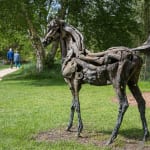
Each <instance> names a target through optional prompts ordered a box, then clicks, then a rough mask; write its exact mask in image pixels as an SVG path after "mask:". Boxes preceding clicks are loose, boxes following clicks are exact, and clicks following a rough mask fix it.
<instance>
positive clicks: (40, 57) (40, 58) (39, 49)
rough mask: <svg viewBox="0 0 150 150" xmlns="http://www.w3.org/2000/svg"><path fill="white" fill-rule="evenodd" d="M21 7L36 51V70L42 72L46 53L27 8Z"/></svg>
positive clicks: (23, 5)
mask: <svg viewBox="0 0 150 150" xmlns="http://www.w3.org/2000/svg"><path fill="white" fill-rule="evenodd" d="M21 6H22V11H23V13H24V15H25V19H26V22H27V26H28V29H29V36H30V39H31V42H32V46H33V48H34V49H35V53H36V69H37V71H38V72H41V71H43V68H44V59H45V51H44V48H43V46H42V43H41V40H40V37H39V36H38V33H37V31H36V29H35V28H34V25H33V22H32V19H31V18H30V17H29V13H28V10H27V9H26V7H25V4H23V3H22V5H21Z"/></svg>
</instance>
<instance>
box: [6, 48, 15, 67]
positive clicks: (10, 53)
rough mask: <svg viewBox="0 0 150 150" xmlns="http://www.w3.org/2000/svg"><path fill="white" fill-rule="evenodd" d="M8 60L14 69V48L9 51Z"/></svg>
mask: <svg viewBox="0 0 150 150" xmlns="http://www.w3.org/2000/svg"><path fill="white" fill-rule="evenodd" d="M7 59H8V61H9V63H10V68H13V60H14V52H13V50H12V48H10V49H9V51H8V52H7Z"/></svg>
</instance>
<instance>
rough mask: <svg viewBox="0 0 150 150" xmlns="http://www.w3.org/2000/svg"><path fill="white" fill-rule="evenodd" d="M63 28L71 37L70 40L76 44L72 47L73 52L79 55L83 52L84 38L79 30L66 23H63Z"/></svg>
mask: <svg viewBox="0 0 150 150" xmlns="http://www.w3.org/2000/svg"><path fill="white" fill-rule="evenodd" d="M63 30H64V31H66V32H67V33H68V34H69V35H70V36H71V37H72V41H73V42H74V43H75V45H76V47H73V48H74V52H75V54H76V55H77V56H79V54H81V53H85V47H84V38H83V35H82V34H81V32H79V30H77V29H76V28H74V27H73V26H71V25H68V24H65V25H64V27H63Z"/></svg>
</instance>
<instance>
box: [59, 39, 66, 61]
mask: <svg viewBox="0 0 150 150" xmlns="http://www.w3.org/2000/svg"><path fill="white" fill-rule="evenodd" d="M60 49H61V59H62V62H63V61H64V60H65V58H66V56H67V47H66V41H65V40H64V39H63V38H62V37H60Z"/></svg>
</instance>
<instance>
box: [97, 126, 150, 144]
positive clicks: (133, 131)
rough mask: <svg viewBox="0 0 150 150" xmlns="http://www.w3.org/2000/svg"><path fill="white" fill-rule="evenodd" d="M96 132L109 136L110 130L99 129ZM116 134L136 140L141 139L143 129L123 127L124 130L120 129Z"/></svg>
mask: <svg viewBox="0 0 150 150" xmlns="http://www.w3.org/2000/svg"><path fill="white" fill-rule="evenodd" d="M97 133H103V134H106V135H110V136H111V133H112V131H110V130H107V131H106V130H105V131H101V132H97ZM118 135H121V136H123V137H124V138H127V139H130V140H138V141H141V140H142V139H143V136H144V134H143V130H142V129H138V128H130V129H125V130H120V131H119V133H118ZM148 140H150V138H148Z"/></svg>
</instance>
